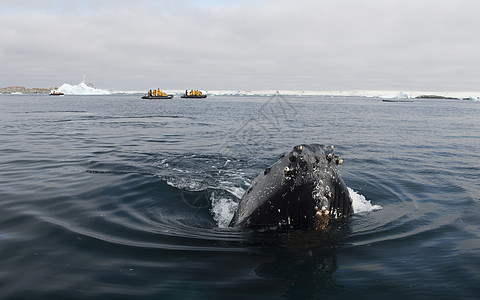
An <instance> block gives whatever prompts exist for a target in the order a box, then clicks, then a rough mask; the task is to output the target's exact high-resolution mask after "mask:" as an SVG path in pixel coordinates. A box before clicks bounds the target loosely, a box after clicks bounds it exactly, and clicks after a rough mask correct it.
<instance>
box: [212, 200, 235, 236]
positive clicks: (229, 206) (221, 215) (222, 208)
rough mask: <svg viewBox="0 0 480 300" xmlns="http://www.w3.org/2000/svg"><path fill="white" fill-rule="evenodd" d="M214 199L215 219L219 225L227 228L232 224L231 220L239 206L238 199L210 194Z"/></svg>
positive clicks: (213, 211)
mask: <svg viewBox="0 0 480 300" xmlns="http://www.w3.org/2000/svg"><path fill="white" fill-rule="evenodd" d="M210 200H211V201H212V210H211V211H212V214H213V219H214V220H215V222H216V223H217V225H218V227H220V228H226V227H228V225H229V224H230V221H231V220H232V218H233V215H234V214H235V211H236V210H237V207H238V199H234V198H233V197H232V198H228V197H221V196H218V195H216V194H215V192H213V193H212V195H211V196H210Z"/></svg>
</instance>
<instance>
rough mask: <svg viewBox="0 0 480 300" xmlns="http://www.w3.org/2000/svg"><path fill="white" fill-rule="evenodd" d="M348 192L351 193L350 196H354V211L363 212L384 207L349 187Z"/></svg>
mask: <svg viewBox="0 0 480 300" xmlns="http://www.w3.org/2000/svg"><path fill="white" fill-rule="evenodd" d="M348 192H349V193H350V197H352V200H353V212H354V213H362V212H369V211H376V210H380V209H382V207H381V206H380V205H376V204H372V202H371V201H370V200H367V198H365V196H363V195H361V194H359V193H357V192H356V191H354V190H353V189H351V188H348Z"/></svg>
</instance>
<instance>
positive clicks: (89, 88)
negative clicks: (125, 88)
mask: <svg viewBox="0 0 480 300" xmlns="http://www.w3.org/2000/svg"><path fill="white" fill-rule="evenodd" d="M56 92H60V93H64V94H65V95H110V94H111V92H110V91H107V90H104V89H97V88H94V87H93V85H91V84H87V83H85V76H84V77H83V81H82V82H81V83H79V84H76V85H71V84H68V83H64V84H62V86H61V87H59V88H58V89H57V90H56Z"/></svg>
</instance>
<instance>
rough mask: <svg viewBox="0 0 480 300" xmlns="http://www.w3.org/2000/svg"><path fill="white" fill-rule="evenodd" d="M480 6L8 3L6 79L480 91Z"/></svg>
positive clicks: (123, 85) (116, 85)
mask: <svg viewBox="0 0 480 300" xmlns="http://www.w3.org/2000/svg"><path fill="white" fill-rule="evenodd" d="M479 8H480V2H478V1H474V0H458V1H441V0H440V1H439V0H436V1H433V0H422V1H406V0H403V1H400V0H393V1H381V0H366V1H358V0H344V1H338V0H335V1H333V0H327V1H306V0H300V1H282V0H275V1H274V0H264V1H233V2H232V1H160V2H159V1H147V0H140V1H135V2H131V1H98V0H97V1H19V0H16V1H2V6H1V8H0V40H1V41H2V42H1V44H0V63H1V65H2V67H1V69H2V71H1V73H0V85H1V86H6V85H13V84H22V85H26V86H52V85H60V84H62V83H64V82H69V83H76V82H78V81H80V79H81V77H82V75H83V74H84V73H86V74H87V76H88V77H89V79H90V81H92V82H94V83H95V84H96V85H98V86H100V87H104V88H110V89H117V90H118V89H123V90H132V89H140V90H141V89H148V88H151V87H152V86H160V87H162V88H165V89H183V88H186V87H198V88H202V89H252V90H254V89H299V90H302V89H303V90H349V89H383V90H385V89H394V90H422V89H424V90H451V91H458V90H478V88H477V87H478V86H479V83H480V80H479V78H480V76H479V75H480V56H479V55H478V53H480V51H479V50H480V40H478V38H476V36H477V32H478V30H477V28H478V27H479V26H478V25H477V23H478V16H477V12H478V11H480V10H479Z"/></svg>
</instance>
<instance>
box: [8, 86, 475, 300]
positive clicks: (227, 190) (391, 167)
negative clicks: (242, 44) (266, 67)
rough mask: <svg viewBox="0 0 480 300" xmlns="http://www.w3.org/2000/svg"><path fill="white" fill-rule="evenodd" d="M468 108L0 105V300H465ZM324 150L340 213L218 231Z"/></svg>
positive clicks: (372, 101) (54, 101) (332, 103)
mask: <svg viewBox="0 0 480 300" xmlns="http://www.w3.org/2000/svg"><path fill="white" fill-rule="evenodd" d="M479 116H480V102H475V101H466V100H435V99H428V100H427V99H422V100H420V99H413V102H382V100H381V99H377V98H362V97H326V96H321V97H283V96H282V95H279V94H277V95H275V96H271V97H268V96H264V97H241V96H209V97H208V98H207V99H204V100H195V99H193V100H192V99H180V98H178V97H176V98H173V99H171V100H142V99H140V96H139V95H109V96H64V97H53V96H43V95H0V298H2V299H22V298H25V299H40V298H47V297H48V298H49V299H50V298H51V299H86V298H88V299H131V298H138V299H327V298H328V299H479V298H480V117H479ZM301 143H321V144H326V145H330V144H333V145H335V146H336V152H337V153H339V154H341V155H342V157H343V159H344V161H345V163H344V165H343V166H340V173H341V174H342V176H343V179H344V181H345V182H346V184H347V186H348V187H349V188H350V189H351V192H352V196H353V198H354V205H355V210H356V212H357V213H356V214H355V215H354V216H352V217H351V218H350V219H349V220H348V221H347V222H346V223H345V224H342V225H341V226H339V227H336V228H331V229H330V230H329V231H328V232H316V231H312V230H305V231H267V232H257V231H251V230H240V229H234V228H228V222H229V221H230V218H231V217H232V215H233V212H234V211H235V208H236V206H237V204H238V202H239V200H240V198H241V197H242V195H243V193H244V192H245V191H246V189H247V188H248V186H249V184H250V183H251V182H252V180H253V179H254V178H255V177H256V176H257V175H258V174H259V173H260V172H262V171H263V170H264V169H265V168H266V167H267V166H269V165H270V164H272V163H273V162H275V161H276V159H277V157H278V155H279V154H281V153H283V152H287V151H290V150H291V149H292V147H293V146H295V145H296V144H301Z"/></svg>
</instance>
